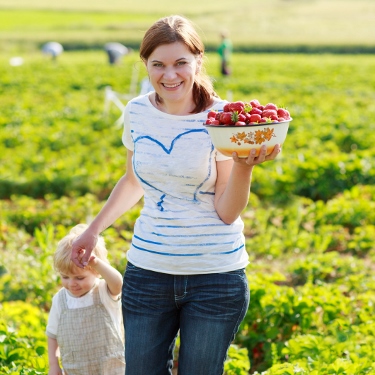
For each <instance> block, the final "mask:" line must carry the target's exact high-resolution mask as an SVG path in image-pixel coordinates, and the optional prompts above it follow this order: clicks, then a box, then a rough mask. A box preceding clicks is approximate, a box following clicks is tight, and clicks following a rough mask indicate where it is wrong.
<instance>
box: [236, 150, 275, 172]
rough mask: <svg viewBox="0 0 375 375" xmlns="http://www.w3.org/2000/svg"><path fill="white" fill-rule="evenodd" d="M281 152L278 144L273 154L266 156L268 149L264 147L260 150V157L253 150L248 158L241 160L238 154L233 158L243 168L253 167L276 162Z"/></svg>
mask: <svg viewBox="0 0 375 375" xmlns="http://www.w3.org/2000/svg"><path fill="white" fill-rule="evenodd" d="M280 151H281V146H280V145H279V144H276V145H275V147H274V148H273V150H272V152H271V153H270V154H269V155H266V152H267V147H266V146H265V145H263V146H262V147H261V148H260V151H259V155H258V156H256V150H251V151H250V154H249V156H248V157H247V158H239V157H238V155H237V153H236V152H234V153H233V155H232V156H233V161H234V162H235V163H239V164H241V165H243V166H249V167H253V166H254V165H257V164H261V163H263V162H265V161H268V160H274V159H275V158H276V156H277V155H278V154H279V153H280Z"/></svg>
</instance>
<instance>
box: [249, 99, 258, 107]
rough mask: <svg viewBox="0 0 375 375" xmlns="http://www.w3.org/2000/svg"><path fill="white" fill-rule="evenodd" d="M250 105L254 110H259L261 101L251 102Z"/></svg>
mask: <svg viewBox="0 0 375 375" xmlns="http://www.w3.org/2000/svg"><path fill="white" fill-rule="evenodd" d="M250 105H251V106H252V107H253V108H257V107H259V106H260V103H259V100H258V99H253V100H250Z"/></svg>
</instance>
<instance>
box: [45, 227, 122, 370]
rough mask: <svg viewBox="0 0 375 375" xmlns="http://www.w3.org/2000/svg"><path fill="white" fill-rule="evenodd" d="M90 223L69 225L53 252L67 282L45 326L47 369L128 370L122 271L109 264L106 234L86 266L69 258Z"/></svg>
mask: <svg viewBox="0 0 375 375" xmlns="http://www.w3.org/2000/svg"><path fill="white" fill-rule="evenodd" d="M86 228H87V225H84V224H78V225H77V226H75V227H74V228H73V229H71V231H70V232H69V234H68V235H67V236H65V237H64V238H63V239H62V240H61V241H60V242H59V244H58V246H57V250H56V252H55V254H54V257H53V264H54V268H55V269H56V271H57V272H58V273H59V274H60V277H61V282H62V285H63V288H62V289H60V291H59V292H57V293H56V294H55V296H54V297H53V300H52V308H51V311H50V314H49V318H48V324H47V329H46V334H47V338H48V360H49V372H48V374H49V375H61V374H63V373H64V374H68V375H93V374H95V375H123V374H124V372H125V360H124V344H123V340H124V334H123V323H122V314H121V298H120V297H121V288H122V275H121V274H120V273H119V272H118V271H117V270H116V269H114V268H113V267H112V266H111V265H110V264H109V262H108V260H107V249H106V247H105V244H104V239H103V238H102V237H100V238H98V242H97V244H96V246H95V248H94V249H93V251H92V253H91V255H90V258H89V259H88V265H87V267H86V268H85V269H82V268H79V267H77V266H76V265H75V264H74V263H73V262H72V261H71V259H70V256H71V252H72V242H73V241H74V240H75V239H76V238H77V237H78V236H79V235H80V234H81V233H83V232H84V231H85V229H86ZM59 352H60V353H59ZM60 354H61V362H62V368H63V370H62V369H61V367H60V364H59V357H60ZM63 371H64V372H63Z"/></svg>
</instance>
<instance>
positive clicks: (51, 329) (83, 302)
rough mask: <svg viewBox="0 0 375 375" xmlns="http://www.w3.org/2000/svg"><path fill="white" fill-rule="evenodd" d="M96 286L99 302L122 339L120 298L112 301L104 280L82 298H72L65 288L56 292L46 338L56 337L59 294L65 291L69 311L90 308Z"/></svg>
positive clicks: (59, 308) (59, 312) (97, 282)
mask: <svg viewBox="0 0 375 375" xmlns="http://www.w3.org/2000/svg"><path fill="white" fill-rule="evenodd" d="M98 284H99V296H100V300H101V302H102V304H103V305H104V307H105V308H106V310H107V311H108V313H109V315H110V317H111V319H112V321H113V323H114V325H115V327H116V330H117V331H118V333H119V335H120V337H123V325H122V311H121V298H120V296H117V298H115V299H114V297H112V296H111V294H110V293H109V291H108V287H107V282H106V281H105V280H104V279H97V281H96V283H95V285H94V286H93V288H92V289H91V290H90V291H89V292H88V293H87V294H85V295H84V296H82V297H73V296H72V295H71V294H69V292H68V291H67V290H66V289H65V288H62V289H61V290H60V291H59V292H57V293H56V294H55V295H54V296H53V299H52V307H51V311H50V313H49V316H48V324H47V328H46V334H47V336H49V337H51V338H54V339H55V338H56V335H57V327H58V324H59V319H60V314H61V307H60V303H59V294H60V293H61V292H63V291H64V290H65V292H66V302H67V305H68V308H69V309H79V308H82V307H88V306H92V305H93V304H94V298H93V290H94V288H95V286H96V285H98Z"/></svg>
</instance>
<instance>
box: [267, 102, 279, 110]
mask: <svg viewBox="0 0 375 375" xmlns="http://www.w3.org/2000/svg"><path fill="white" fill-rule="evenodd" d="M264 109H274V110H275V111H277V105H276V104H273V103H268V104H266V105H265V106H264Z"/></svg>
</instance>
